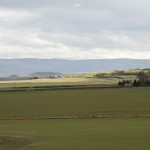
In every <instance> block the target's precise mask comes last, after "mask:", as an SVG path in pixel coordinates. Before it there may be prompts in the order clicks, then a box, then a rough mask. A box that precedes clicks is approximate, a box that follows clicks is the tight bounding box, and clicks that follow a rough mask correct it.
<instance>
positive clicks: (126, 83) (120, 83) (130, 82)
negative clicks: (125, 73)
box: [118, 80, 133, 87]
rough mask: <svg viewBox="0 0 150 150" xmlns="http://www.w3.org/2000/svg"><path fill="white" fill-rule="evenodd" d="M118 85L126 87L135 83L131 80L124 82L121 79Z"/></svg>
mask: <svg viewBox="0 0 150 150" xmlns="http://www.w3.org/2000/svg"><path fill="white" fill-rule="evenodd" d="M118 85H119V86H124V87H132V86H133V83H132V81H130V80H123V81H122V82H120V81H119V83H118Z"/></svg>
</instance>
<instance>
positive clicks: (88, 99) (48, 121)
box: [0, 88, 150, 150]
mask: <svg viewBox="0 0 150 150" xmlns="http://www.w3.org/2000/svg"><path fill="white" fill-rule="evenodd" d="M149 98H150V88H121V89H120V88H119V89H118V88H117V89H111V88H109V89H103V88H102V89H83V90H78V89H76V90H48V91H25V92H0V150H1V149H2V150H28V149H29V150H43V149H44V150H49V149H53V150H60V149H61V150H67V149H68V150H70V149H72V150H84V149H85V150H99V149H102V150H108V149H111V150H120V149H122V150H141V149H144V150H149V149H150V144H149V139H150V134H149V133H150V119H149V117H150V100H149Z"/></svg>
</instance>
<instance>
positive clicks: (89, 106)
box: [0, 88, 150, 119]
mask: <svg viewBox="0 0 150 150" xmlns="http://www.w3.org/2000/svg"><path fill="white" fill-rule="evenodd" d="M149 98H150V88H125V89H97V90H58V91H57V90H55V91H30V92H9V93H8V92H4V93H0V119H2V118H8V119H11V118H23V119H32V118H44V117H90V116H106V117H117V116H118V117H119V116H123V117H130V116H133V117H136V116H140V115H141V116H149V115H150V99H149Z"/></svg>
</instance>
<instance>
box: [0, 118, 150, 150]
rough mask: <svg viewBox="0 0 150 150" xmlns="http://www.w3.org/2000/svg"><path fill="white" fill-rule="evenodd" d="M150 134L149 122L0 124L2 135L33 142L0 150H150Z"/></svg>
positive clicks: (134, 120)
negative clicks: (18, 137)
mask: <svg viewBox="0 0 150 150" xmlns="http://www.w3.org/2000/svg"><path fill="white" fill-rule="evenodd" d="M149 133H150V120H149V119H92V120H91V119H89V120H86V119H84V120H82V119H80V120H50V121H0V134H1V135H3V136H4V135H7V136H10V137H13V136H15V137H16V136H20V137H21V139H30V141H31V142H32V144H30V145H28V144H27V145H26V146H25V145H24V146H18V148H14V145H13V144H11V143H8V145H7V146H5V145H6V143H5V144H4V143H3V145H2V144H1V145H0V150H51V149H52V150H149V149H150V142H149V139H150V134H149ZM16 143H17V140H16Z"/></svg>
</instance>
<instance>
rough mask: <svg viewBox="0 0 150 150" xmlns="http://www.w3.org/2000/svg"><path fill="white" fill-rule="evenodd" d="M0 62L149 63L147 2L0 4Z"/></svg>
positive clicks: (1, 0)
mask: <svg viewBox="0 0 150 150" xmlns="http://www.w3.org/2000/svg"><path fill="white" fill-rule="evenodd" d="M0 58H62V59H100V58H135V59H136V58H137V59H147V58H148V59H150V0H0Z"/></svg>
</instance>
